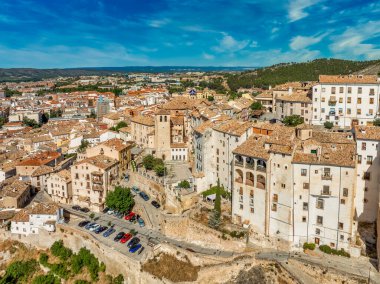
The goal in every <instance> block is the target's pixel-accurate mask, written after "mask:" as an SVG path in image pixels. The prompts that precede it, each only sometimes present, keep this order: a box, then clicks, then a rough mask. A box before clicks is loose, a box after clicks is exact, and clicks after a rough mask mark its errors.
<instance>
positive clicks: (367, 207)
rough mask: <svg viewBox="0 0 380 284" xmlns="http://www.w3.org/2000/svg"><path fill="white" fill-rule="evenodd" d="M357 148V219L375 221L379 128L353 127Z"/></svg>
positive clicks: (377, 206)
mask: <svg viewBox="0 0 380 284" xmlns="http://www.w3.org/2000/svg"><path fill="white" fill-rule="evenodd" d="M355 138H356V149H357V158H356V162H357V163H356V166H357V179H356V187H357V190H356V211H357V217H358V220H359V221H363V222H375V221H376V219H377V211H378V209H379V192H380V180H379V171H380V161H379V159H380V156H379V151H380V149H379V146H380V145H379V143H380V129H379V128H378V127H376V126H356V127H355Z"/></svg>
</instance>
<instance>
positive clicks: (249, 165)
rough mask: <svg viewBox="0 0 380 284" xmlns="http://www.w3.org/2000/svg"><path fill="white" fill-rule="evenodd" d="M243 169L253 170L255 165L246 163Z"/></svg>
mask: <svg viewBox="0 0 380 284" xmlns="http://www.w3.org/2000/svg"><path fill="white" fill-rule="evenodd" d="M245 167H246V168H248V169H254V168H255V164H254V163H246V164H245Z"/></svg>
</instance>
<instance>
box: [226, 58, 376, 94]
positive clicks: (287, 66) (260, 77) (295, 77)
mask: <svg viewBox="0 0 380 284" xmlns="http://www.w3.org/2000/svg"><path fill="white" fill-rule="evenodd" d="M379 64H380V60H372V61H350V60H341V59H316V60H313V61H309V62H304V63H281V64H277V65H273V66H270V67H265V68H262V69H257V70H255V71H247V72H242V73H240V74H235V75H228V79H227V83H228V86H229V87H230V89H231V90H233V91H236V90H237V89H239V88H251V87H253V86H254V87H262V88H267V87H268V86H274V85H277V84H282V83H286V82H293V81H317V80H318V76H319V75H321V74H325V75H340V74H341V75H344V74H351V73H355V72H356V73H357V72H359V71H360V70H363V69H366V70H372V68H371V66H374V65H379ZM375 70H377V69H375ZM376 75H377V74H376Z"/></svg>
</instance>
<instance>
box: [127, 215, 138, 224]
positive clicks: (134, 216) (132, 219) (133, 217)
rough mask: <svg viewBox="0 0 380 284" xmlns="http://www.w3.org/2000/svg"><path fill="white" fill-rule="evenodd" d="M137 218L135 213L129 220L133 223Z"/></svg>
mask: <svg viewBox="0 0 380 284" xmlns="http://www.w3.org/2000/svg"><path fill="white" fill-rule="evenodd" d="M136 220H137V216H136V215H133V216H132V217H131V218H130V219H129V222H131V223H133V222H136Z"/></svg>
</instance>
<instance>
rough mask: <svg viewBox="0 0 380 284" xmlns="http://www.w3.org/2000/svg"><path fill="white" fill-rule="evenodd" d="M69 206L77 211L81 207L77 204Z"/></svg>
mask: <svg viewBox="0 0 380 284" xmlns="http://www.w3.org/2000/svg"><path fill="white" fill-rule="evenodd" d="M71 208H72V209H74V210H76V211H79V210H80V209H81V208H80V206H78V205H74V206H73V207H71Z"/></svg>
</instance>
